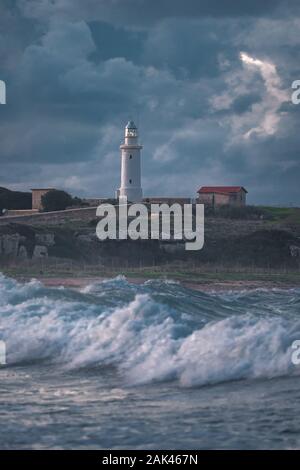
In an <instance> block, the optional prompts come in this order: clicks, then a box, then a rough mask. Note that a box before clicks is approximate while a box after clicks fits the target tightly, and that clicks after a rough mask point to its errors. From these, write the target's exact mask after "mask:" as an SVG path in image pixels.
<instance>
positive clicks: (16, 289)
mask: <svg viewBox="0 0 300 470" xmlns="http://www.w3.org/2000/svg"><path fill="white" fill-rule="evenodd" d="M118 282H121V283H122V282H125V280H123V279H118ZM123 288H124V289H125V288H126V285H125V286H123ZM174 288H175V289H178V286H176V285H175V286H174ZM106 289H110V290H109V297H108V298H106ZM137 289H141V293H136V292H133V293H132V296H133V297H132V298H131V299H129V300H128V299H127V298H126V299H124V300H123V301H121V300H120V299H118V300H117V301H115V302H114V299H113V298H112V293H111V286H109V285H108V283H107V282H106V283H104V284H103V287H102V291H101V285H98V291H101V292H99V295H98V296H97V302H93V301H91V299H88V298H87V297H86V294H85V293H81V294H78V293H77V294H75V293H74V294H73V293H72V292H70V291H68V289H65V290H64V291H61V290H58V289H46V288H45V287H43V286H42V285H41V284H40V283H39V282H37V281H32V282H30V283H27V284H19V283H17V282H15V281H13V280H11V279H7V278H5V277H3V276H1V277H0V335H1V337H0V339H3V340H5V341H6V344H7V363H8V367H9V366H12V365H13V364H15V363H24V362H31V361H42V360H47V361H51V362H54V363H57V364H58V365H59V366H60V367H68V368H70V367H71V368H78V367H90V366H98V365H108V364H113V365H114V366H116V367H117V368H118V369H119V371H121V372H122V374H123V376H124V378H125V379H126V380H127V383H128V384H132V385H136V384H142V383H149V382H152V381H161V380H177V381H178V382H179V383H180V384H181V385H183V386H201V385H205V384H210V383H218V382H222V381H231V380H238V379H243V378H245V379H252V378H264V377H265V378H269V377H275V376H281V375H287V374H293V373H297V372H298V371H299V369H297V368H296V367H295V366H293V365H292V363H291V355H292V350H291V344H292V342H293V341H294V340H295V339H300V322H299V320H296V319H295V318H293V319H291V318H289V317H287V318H285V317H284V316H276V315H269V314H268V315H266V316H263V315H262V314H263V312H261V315H256V314H255V315H254V314H253V313H252V308H253V302H252V303H251V302H250V303H249V304H247V302H246V301H245V299H242V300H241V303H240V304H239V305H238V307H237V309H238V310H239V314H236V315H234V314H232V309H228V312H230V316H227V318H224V315H223V318H222V317H221V318H220V317H218V316H217V315H216V317H215V318H214V319H209V320H207V321H206V323H205V324H204V325H203V327H201V326H199V318H200V319H201V318H202V316H203V317H205V314H206V312H205V309H206V304H205V303H204V300H203V299H202V298H201V296H200V297H199V298H198V297H197V302H198V304H197V313H195V311H193V313H190V312H189V310H188V309H189V304H188V300H189V297H188V294H187V293H186V294H185V295H186V296H187V298H186V300H187V306H186V308H184V307H183V306H182V305H181V306H180V309H181V310H180V311H178V310H176V308H175V307H174V305H173V306H171V304H170V305H169V304H168V302H167V301H166V300H165V301H164V303H160V302H159V301H157V300H156V301H155V300H154V298H153V297H155V290H153V292H150V291H149V292H147V293H145V292H143V291H142V289H143V288H142V287H137ZM144 289H145V288H144ZM153 289H154V288H153ZM86 292H90V291H89V290H87V291H86ZM182 295H183V294H182ZM257 295H259V296H264V295H266V294H265V293H263V292H261V293H257ZM274 295H275V294H274ZM276 295H277V296H278V295H280V294H278V293H277V294H276ZM293 296H294V297H293V299H294V300H293V302H296V304H297V305H298V306H299V293H293ZM297 296H298V297H297ZM164 299H165V297H164ZM166 299H167V298H166ZM205 301H206V302H207V296H206V297H205ZM214 301H215V299H214ZM218 301H219V302H220V309H222V308H225V307H224V306H223V305H222V304H221V302H223V300H222V299H221V298H220V299H219V300H218ZM260 301H261V303H262V304H263V303H264V299H263V297H262V298H261V297H260ZM243 302H244V303H243ZM268 302H271V300H270V298H269V297H268ZM285 302H286V298H285V297H284V298H283V299H282V306H284V305H286V304H285ZM278 303H280V300H279V299H278V297H276V305H275V307H274V310H276V308H278ZM213 305H214V306H215V308H217V306H218V304H213ZM243 306H244V307H243ZM193 308H194V309H195V306H193ZM256 309H257V305H256ZM242 310H243V312H242V313H241V311H242ZM269 310H270V307H269ZM225 312H227V310H226V309H225ZM191 318H194V320H195V321H194V322H191Z"/></svg>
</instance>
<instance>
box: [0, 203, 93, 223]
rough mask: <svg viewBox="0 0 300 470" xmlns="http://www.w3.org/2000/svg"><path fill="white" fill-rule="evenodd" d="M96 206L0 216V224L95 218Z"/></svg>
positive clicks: (76, 220)
mask: <svg viewBox="0 0 300 470" xmlns="http://www.w3.org/2000/svg"><path fill="white" fill-rule="evenodd" d="M96 210H97V207H83V208H79V209H67V210H65V211H56V212H38V213H35V214H31V215H20V216H4V217H0V225H6V224H10V223H20V224H29V225H43V224H45V225H60V224H64V223H66V222H69V223H72V222H78V221H85V222H89V221H90V220H93V219H95V217H96Z"/></svg>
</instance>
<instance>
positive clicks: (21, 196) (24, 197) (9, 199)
mask: <svg viewBox="0 0 300 470" xmlns="http://www.w3.org/2000/svg"><path fill="white" fill-rule="evenodd" d="M3 209H8V210H13V209H20V210H25V209H31V193H26V192H21V191H11V190H9V189H6V188H0V215H2V211H3Z"/></svg>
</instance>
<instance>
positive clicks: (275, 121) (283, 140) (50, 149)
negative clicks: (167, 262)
mask: <svg viewBox="0 0 300 470" xmlns="http://www.w3.org/2000/svg"><path fill="white" fill-rule="evenodd" d="M297 4H298V2H293V1H290V2H288V1H285V2H283V1H279V0H278V1H274V0H272V1H265V2H261V1H259V2H258V1H253V2H238V1H215V0H210V1H198V0H197V1H185V2H183V1H181V0H180V1H177V0H173V1H166V0H163V1H160V2H156V1H152V2H150V1H145V0H114V1H108V0H105V1H104V0H103V1H102V0H97V1H96V0H86V1H85V2H82V1H79V0H78V1H77V0H72V1H71V0H60V1H55V0H51V1H50V0H49V1H48V0H26V1H24V0H16V1H15V2H12V1H10V2H8V1H5V2H4V3H2V4H1V6H0V12H1V13H2V15H1V17H0V22H1V23H0V24H1V30H0V35H1V39H3V38H4V39H3V40H2V41H1V43H0V44H1V46H0V52H1V70H0V79H5V80H6V81H7V85H8V97H9V99H8V104H7V105H6V106H5V107H4V106H1V107H0V141H1V151H0V160H1V172H0V173H1V174H0V176H1V181H0V185H1V186H5V184H9V185H11V186H13V187H17V188H22V189H24V188H28V187H30V186H34V185H36V184H38V185H46V186H57V187H63V188H66V189H68V190H70V191H72V192H73V193H78V194H90V195H93V196H96V195H99V196H103V195H108V196H111V195H113V193H114V189H115V188H116V187H117V185H118V183H119V149H118V146H119V144H120V141H121V139H122V134H123V126H124V124H125V122H126V120H127V119H129V118H134V119H137V120H138V121H139V127H140V129H141V136H142V140H143V144H144V150H143V186H144V188H145V191H146V193H147V194H148V195H156V194H169V195H170V194H177V195H179V194H182V195H188V196H194V193H195V190H196V189H197V188H198V187H199V186H201V185H208V184H212V185H216V184H241V185H245V186H247V187H248V189H249V191H250V194H249V196H250V200H252V201H254V202H268V203H269V202H280V203H284V202H294V203H296V202H298V203H300V201H299V195H298V194H297V180H299V178H300V167H299V161H300V160H299V152H298V149H299V145H300V142H299V138H298V130H297V122H298V121H299V120H298V116H299V112H300V106H299V107H298V108H297V107H296V106H294V105H290V104H289V102H290V85H291V81H292V80H294V79H298V78H299V79H300V73H299V76H298V72H300V71H299V65H298V63H299V58H300V57H299V51H300V39H299V35H298V31H299V27H300V19H299V15H298V14H297ZM4 44H5V46H4ZM241 52H242V53H244V56H243V60H241V55H240V54H241ZM279 185H280V188H281V189H280V191H279V190H278V187H279Z"/></svg>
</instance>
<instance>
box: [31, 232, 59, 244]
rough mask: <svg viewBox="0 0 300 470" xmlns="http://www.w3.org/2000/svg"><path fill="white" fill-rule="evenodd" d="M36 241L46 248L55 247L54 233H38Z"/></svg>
mask: <svg viewBox="0 0 300 470" xmlns="http://www.w3.org/2000/svg"><path fill="white" fill-rule="evenodd" d="M35 240H36V242H37V243H39V244H41V245H45V246H54V245H55V239H54V233H36V234H35Z"/></svg>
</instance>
